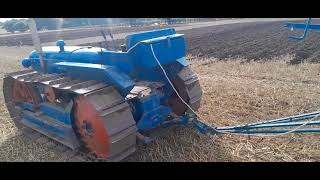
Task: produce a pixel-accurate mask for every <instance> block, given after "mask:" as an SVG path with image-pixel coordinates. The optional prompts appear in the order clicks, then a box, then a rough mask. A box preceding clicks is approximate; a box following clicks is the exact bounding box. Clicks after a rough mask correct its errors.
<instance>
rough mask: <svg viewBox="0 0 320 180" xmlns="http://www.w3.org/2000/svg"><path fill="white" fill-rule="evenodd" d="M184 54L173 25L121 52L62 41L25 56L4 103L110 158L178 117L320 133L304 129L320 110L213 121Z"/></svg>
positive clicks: (210, 130) (255, 131)
mask: <svg viewBox="0 0 320 180" xmlns="http://www.w3.org/2000/svg"><path fill="white" fill-rule="evenodd" d="M310 23H311V19H309V20H308V21H307V23H306V24H295V23H287V24H286V26H287V27H290V28H302V29H304V35H303V36H301V37H293V39H303V38H304V37H305V36H306V33H307V31H308V29H320V25H311V24H310ZM34 42H36V40H34ZM36 49H37V48H36ZM185 56H186V50H185V39H184V35H183V34H177V33H176V32H175V30H174V29H172V28H169V29H161V30H155V31H148V32H142V33H137V34H131V35H129V36H127V37H126V39H125V45H123V46H122V50H121V51H109V50H107V49H104V48H101V47H91V46H66V44H65V42H64V41H63V40H59V41H57V43H56V46H48V47H43V48H41V49H40V50H39V48H38V50H34V51H32V52H31V53H30V55H29V57H27V58H25V59H23V60H22V65H23V67H25V68H26V70H22V71H18V72H13V73H10V74H7V75H6V76H5V77H4V81H3V92H4V97H5V103H6V106H7V108H8V111H9V113H10V116H11V118H12V120H13V121H14V123H15V125H16V126H17V127H18V128H20V129H24V128H31V129H33V130H34V131H36V132H39V133H41V134H42V135H45V136H47V137H49V138H50V139H53V140H55V141H58V142H59V143H61V144H63V145H65V146H67V147H69V148H71V149H73V150H80V151H84V152H86V153H88V154H91V155H93V157H94V158H98V159H103V160H109V161H120V160H122V159H124V158H125V157H127V156H129V155H130V154H132V153H133V152H134V151H135V150H136V141H137V137H138V139H141V140H143V141H144V142H148V141H150V140H152V138H150V137H148V136H146V135H147V134H148V132H151V131H152V130H154V129H155V128H157V127H161V126H164V125H166V126H168V125H170V124H177V123H178V124H182V125H191V126H192V127H194V128H196V129H197V130H198V131H199V132H201V133H204V134H240V135H266V134H267V135H268V134H271V135H279V134H286V133H291V132H294V133H310V132H320V129H319V128H306V129H301V127H304V126H309V125H312V126H313V127H315V126H314V125H319V124H320V121H316V120H315V119H316V118H318V117H319V116H320V112H313V113H308V114H302V115H296V116H290V117H285V118H280V119H274V120H268V121H262V122H258V123H252V124H245V125H239V126H229V127H213V126H211V125H208V124H207V123H205V122H203V121H201V118H200V117H199V115H198V114H197V113H196V111H197V110H198V109H199V107H200V101H201V98H202V90H201V87H200V83H199V79H198V77H197V76H196V75H195V73H193V72H192V70H191V69H190V67H189V63H188V61H187V60H186V57H185ZM308 119H309V120H308ZM304 120H308V121H304ZM287 127H297V128H295V129H284V128H287Z"/></svg>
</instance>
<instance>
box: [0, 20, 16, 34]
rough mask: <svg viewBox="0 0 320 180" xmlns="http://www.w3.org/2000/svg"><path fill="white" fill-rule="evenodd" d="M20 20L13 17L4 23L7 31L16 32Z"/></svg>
mask: <svg viewBox="0 0 320 180" xmlns="http://www.w3.org/2000/svg"><path fill="white" fill-rule="evenodd" d="M17 22H19V21H18V20H17V19H11V20H9V21H6V22H4V23H3V28H4V29H5V30H6V31H7V32H11V33H14V32H15V31H16V29H15V24H16V23H17Z"/></svg>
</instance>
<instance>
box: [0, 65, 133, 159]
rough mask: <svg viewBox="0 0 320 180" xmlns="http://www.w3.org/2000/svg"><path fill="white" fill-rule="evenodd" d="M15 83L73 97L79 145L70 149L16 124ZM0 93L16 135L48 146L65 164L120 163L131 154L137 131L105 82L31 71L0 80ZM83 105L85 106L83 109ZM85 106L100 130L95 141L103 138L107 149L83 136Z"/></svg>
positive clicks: (122, 102)
mask: <svg viewBox="0 0 320 180" xmlns="http://www.w3.org/2000/svg"><path fill="white" fill-rule="evenodd" d="M17 81H19V82H21V83H24V84H26V85H27V86H28V87H31V88H32V87H36V86H37V85H39V84H43V85H46V86H49V87H51V88H53V89H54V90H56V91H58V92H59V93H60V94H61V93H62V94H64V95H68V96H69V95H70V96H69V97H73V101H74V116H75V117H76V120H75V124H74V129H75V131H76V132H77V134H78V135H79V139H80V142H82V143H81V144H83V146H82V147H80V148H77V149H74V150H72V149H70V148H69V147H67V146H65V145H62V144H61V143H59V142H57V141H55V140H52V139H51V138H48V137H47V136H45V135H43V134H41V133H39V132H37V131H35V130H32V129H31V128H28V127H25V126H24V125H23V124H22V123H21V122H20V121H21V110H19V109H17V108H16V107H15V102H14V100H13V99H14V97H13V92H14V83H15V82H17ZM3 92H4V98H5V103H6V106H7V109H8V111H9V114H10V116H11V118H12V120H13V122H14V123H15V125H16V126H17V127H18V129H19V130H20V134H19V135H21V136H23V138H24V139H25V140H26V141H27V142H30V143H31V142H35V143H39V144H41V145H45V146H48V148H50V149H51V150H53V151H55V152H56V153H59V154H60V155H61V156H62V157H65V159H66V160H67V161H100V160H105V159H106V157H107V156H108V158H107V161H120V160H122V159H124V158H125V157H127V156H128V155H130V154H132V153H133V152H134V151H135V144H136V131H137V128H136V125H135V121H134V119H133V117H132V114H131V111H130V107H129V105H128V103H127V102H126V101H125V99H124V98H123V97H122V96H121V95H120V94H119V93H118V92H117V91H116V89H115V88H113V87H112V86H110V85H108V84H106V83H102V82H98V81H94V80H79V79H72V78H69V77H63V76H62V75H59V74H45V75H43V74H40V73H37V72H36V71H33V70H25V71H19V72H14V73H10V74H7V75H6V76H5V78H4V81H3ZM83 103H85V104H86V106H83ZM88 107H89V108H91V111H89V114H90V113H92V114H94V115H95V118H96V119H97V120H98V121H99V125H102V126H101V127H99V128H100V129H96V130H97V131H99V130H100V131H103V132H104V136H101V134H99V135H100V136H99V138H100V139H99V138H98V141H101V138H106V141H105V143H106V144H107V149H103V148H102V149H101V147H97V145H96V143H97V141H96V140H97V139H90V137H91V136H87V135H88V133H87V129H86V128H85V127H84V126H83V125H84V122H86V119H84V118H88V117H90V116H85V115H84V114H83V113H81V112H83V111H84V110H85V109H84V108H86V109H87V108H88ZM96 128H97V127H96ZM83 147H86V148H83ZM104 150H105V151H104ZM104 153H105V154H104Z"/></svg>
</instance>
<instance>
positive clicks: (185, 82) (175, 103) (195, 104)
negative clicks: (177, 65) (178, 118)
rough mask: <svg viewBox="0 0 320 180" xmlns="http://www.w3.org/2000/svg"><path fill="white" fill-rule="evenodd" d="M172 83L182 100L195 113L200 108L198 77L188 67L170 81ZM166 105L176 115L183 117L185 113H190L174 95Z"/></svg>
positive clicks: (200, 93) (200, 94)
mask: <svg viewBox="0 0 320 180" xmlns="http://www.w3.org/2000/svg"><path fill="white" fill-rule="evenodd" d="M172 83H173V85H174V86H175V88H176V89H177V91H178V92H179V94H180V96H181V97H182V98H183V100H184V101H186V102H187V103H188V104H189V105H190V106H191V108H192V109H193V110H195V111H197V110H198V109H199V107H200V102H201V97H202V90H201V87H200V82H199V79H198V77H197V76H196V74H195V73H193V72H192V70H191V69H190V67H185V68H183V69H182V70H181V71H180V72H179V73H178V75H177V77H176V78H175V79H173V80H172ZM167 103H168V105H169V106H170V107H171V108H172V110H173V112H174V113H175V114H176V115H183V114H184V113H185V112H190V110H189V109H188V107H187V106H186V105H185V104H184V103H183V102H182V101H181V100H180V98H179V97H178V96H177V95H176V94H175V93H174V94H173V95H172V96H171V98H170V99H169V100H168V102H167Z"/></svg>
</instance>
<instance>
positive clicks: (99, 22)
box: [88, 18, 108, 25]
mask: <svg viewBox="0 0 320 180" xmlns="http://www.w3.org/2000/svg"><path fill="white" fill-rule="evenodd" d="M88 24H89V25H103V24H108V21H107V18H88Z"/></svg>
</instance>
